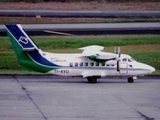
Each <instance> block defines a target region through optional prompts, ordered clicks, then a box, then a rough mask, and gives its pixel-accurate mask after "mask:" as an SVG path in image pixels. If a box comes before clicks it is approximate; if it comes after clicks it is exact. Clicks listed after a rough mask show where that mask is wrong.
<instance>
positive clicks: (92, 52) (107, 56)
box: [79, 45, 116, 62]
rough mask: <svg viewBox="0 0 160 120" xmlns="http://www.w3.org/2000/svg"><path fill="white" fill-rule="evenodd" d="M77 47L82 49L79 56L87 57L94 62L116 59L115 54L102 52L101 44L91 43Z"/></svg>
mask: <svg viewBox="0 0 160 120" xmlns="http://www.w3.org/2000/svg"><path fill="white" fill-rule="evenodd" d="M79 49H80V50H83V52H82V54H81V55H80V56H79V57H88V58H89V59H91V60H93V61H96V62H99V61H107V60H113V59H116V54H114V53H109V52H103V51H102V50H104V47H103V46H99V45H92V46H86V47H82V48H79Z"/></svg>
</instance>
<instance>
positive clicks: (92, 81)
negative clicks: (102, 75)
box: [87, 77, 97, 83]
mask: <svg viewBox="0 0 160 120" xmlns="http://www.w3.org/2000/svg"><path fill="white" fill-rule="evenodd" d="M87 79H88V82H89V83H96V82H97V77H88V78H87Z"/></svg>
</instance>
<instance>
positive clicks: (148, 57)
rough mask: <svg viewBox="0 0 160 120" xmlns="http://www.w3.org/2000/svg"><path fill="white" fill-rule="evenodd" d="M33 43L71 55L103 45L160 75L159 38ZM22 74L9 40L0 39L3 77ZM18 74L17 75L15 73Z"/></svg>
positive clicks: (52, 38)
mask: <svg viewBox="0 0 160 120" xmlns="http://www.w3.org/2000/svg"><path fill="white" fill-rule="evenodd" d="M32 38H33V40H34V42H35V43H36V44H37V45H38V46H39V47H40V48H41V49H42V50H45V51H50V52H58V53H59V52H60V53H62V52H63V53H68V52H70V53H72V52H74V53H75V52H81V51H79V50H78V49H77V48H80V47H84V46H87V45H93V44H96V45H102V46H104V47H105V48H106V51H109V52H113V51H114V47H115V46H120V47H121V52H122V53H126V54H130V55H131V56H132V57H133V58H135V59H136V60H137V61H140V62H144V63H147V64H149V65H152V66H153V67H155V68H156V70H157V71H156V72H155V73H156V74H160V35H108V36H35V37H32ZM6 71H8V72H9V73H13V74H15V73H22V74H23V73H24V74H28V72H20V71H21V68H20V66H19V64H18V62H17V59H16V56H15V54H14V52H13V48H12V46H11V43H10V41H9V39H8V37H0V74H4V73H8V72H6ZM14 71H16V72H14Z"/></svg>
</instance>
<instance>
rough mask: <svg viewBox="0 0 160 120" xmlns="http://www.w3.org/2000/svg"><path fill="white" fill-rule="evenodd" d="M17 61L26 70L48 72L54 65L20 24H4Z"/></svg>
mask: <svg viewBox="0 0 160 120" xmlns="http://www.w3.org/2000/svg"><path fill="white" fill-rule="evenodd" d="M5 28H6V30H7V34H8V36H9V38H10V41H11V43H12V45H13V48H14V50H15V53H16V56H17V58H18V62H19V63H20V65H21V67H22V68H23V69H26V70H29V71H30V70H31V71H38V72H48V71H50V70H53V69H54V67H55V66H56V65H55V64H52V63H51V62H50V61H48V60H47V59H46V58H44V57H43V56H42V55H41V53H40V52H39V49H38V47H37V46H36V44H35V43H34V42H33V41H32V40H31V38H30V37H29V36H28V35H27V34H26V33H25V31H24V30H23V29H22V26H21V25H5Z"/></svg>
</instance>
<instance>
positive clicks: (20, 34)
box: [5, 24, 38, 51]
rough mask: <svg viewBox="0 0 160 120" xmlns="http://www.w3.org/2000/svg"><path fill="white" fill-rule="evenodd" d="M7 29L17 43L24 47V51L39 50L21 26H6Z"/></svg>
mask: <svg viewBox="0 0 160 120" xmlns="http://www.w3.org/2000/svg"><path fill="white" fill-rule="evenodd" d="M5 27H6V29H7V32H8V34H9V35H10V37H12V38H14V40H16V42H17V43H18V44H19V45H20V46H21V47H22V49H23V51H29V50H35V49H38V47H37V46H36V45H35V43H33V41H32V40H31V38H30V37H29V36H28V35H27V34H26V33H25V31H24V30H23V28H22V26H21V25H19V24H18V25H5ZM11 42H13V41H11Z"/></svg>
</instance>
